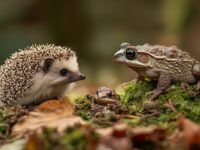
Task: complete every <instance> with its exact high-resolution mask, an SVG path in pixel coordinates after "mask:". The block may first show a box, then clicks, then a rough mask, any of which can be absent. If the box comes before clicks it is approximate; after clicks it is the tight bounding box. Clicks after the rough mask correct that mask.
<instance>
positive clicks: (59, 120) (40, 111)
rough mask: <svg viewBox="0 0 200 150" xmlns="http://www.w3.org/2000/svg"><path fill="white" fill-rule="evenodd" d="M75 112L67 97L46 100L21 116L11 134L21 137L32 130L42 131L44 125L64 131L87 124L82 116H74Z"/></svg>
mask: <svg viewBox="0 0 200 150" xmlns="http://www.w3.org/2000/svg"><path fill="white" fill-rule="evenodd" d="M73 113H74V106H73V104H72V103H71V102H70V101H69V100H68V99H66V98H64V99H63V100H50V101H46V102H44V103H42V104H41V105H39V106H38V107H37V108H36V109H35V110H34V111H32V112H30V113H29V114H28V115H26V116H24V117H23V118H21V121H20V122H18V123H17V124H15V126H14V127H13V128H12V133H11V135H12V136H14V137H21V136H23V135H26V134H30V133H32V132H41V130H42V128H44V127H51V128H56V129H57V130H58V132H62V131H63V130H64V129H66V128H68V127H72V126H74V125H75V124H85V122H84V121H83V120H82V119H81V118H80V117H77V116H73Z"/></svg>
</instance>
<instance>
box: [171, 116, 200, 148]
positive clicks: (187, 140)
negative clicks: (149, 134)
mask: <svg viewBox="0 0 200 150" xmlns="http://www.w3.org/2000/svg"><path fill="white" fill-rule="evenodd" d="M178 127H179V129H177V130H175V131H174V133H173V134H172V135H171V137H170V138H169V141H170V149H171V150H177V149H181V150H189V149H192V147H193V146H194V147H195V146H196V147H195V148H194V147H193V149H200V126H199V125H197V124H195V123H193V122H192V121H190V120H188V119H186V118H184V117H182V116H181V117H179V118H178Z"/></svg>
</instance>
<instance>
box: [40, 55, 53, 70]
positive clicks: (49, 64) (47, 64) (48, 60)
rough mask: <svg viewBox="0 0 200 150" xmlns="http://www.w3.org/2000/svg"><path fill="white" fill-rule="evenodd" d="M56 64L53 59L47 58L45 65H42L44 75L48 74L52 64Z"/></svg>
mask: <svg viewBox="0 0 200 150" xmlns="http://www.w3.org/2000/svg"><path fill="white" fill-rule="evenodd" d="M53 63H54V59H53V58H45V59H44V61H43V63H42V70H43V71H44V73H47V72H48V71H49V69H50V68H51V66H52V64H53Z"/></svg>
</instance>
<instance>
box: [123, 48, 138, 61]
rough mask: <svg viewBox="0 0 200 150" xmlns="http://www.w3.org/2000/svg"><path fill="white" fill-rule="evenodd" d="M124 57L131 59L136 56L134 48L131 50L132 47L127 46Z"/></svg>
mask: <svg viewBox="0 0 200 150" xmlns="http://www.w3.org/2000/svg"><path fill="white" fill-rule="evenodd" d="M125 53H126V58H127V59H128V60H133V59H134V58H135V57H136V55H137V54H136V51H135V50H133V49H130V48H128V49H126V52H125Z"/></svg>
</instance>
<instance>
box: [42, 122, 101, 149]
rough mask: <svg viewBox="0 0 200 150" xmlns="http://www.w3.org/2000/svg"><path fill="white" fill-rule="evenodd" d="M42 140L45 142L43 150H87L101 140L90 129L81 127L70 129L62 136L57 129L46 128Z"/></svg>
mask: <svg viewBox="0 0 200 150" xmlns="http://www.w3.org/2000/svg"><path fill="white" fill-rule="evenodd" d="M40 140H41V141H42V142H43V145H44V147H43V148H44V149H48V150H53V149H66V150H85V149H88V146H91V143H92V144H95V143H96V142H97V141H98V140H99V135H97V134H96V133H94V132H93V131H92V130H91V129H89V128H85V127H79V126H76V127H73V128H68V129H66V130H65V131H64V132H63V133H62V134H61V133H59V132H57V131H56V129H51V128H45V129H44V130H43V133H42V135H41V137H40Z"/></svg>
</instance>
